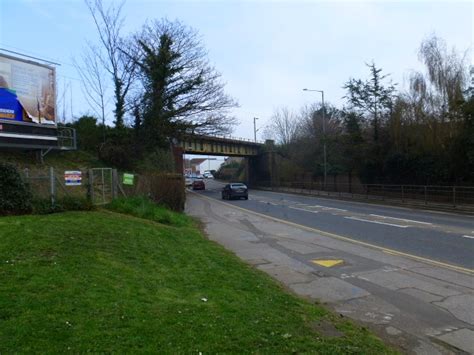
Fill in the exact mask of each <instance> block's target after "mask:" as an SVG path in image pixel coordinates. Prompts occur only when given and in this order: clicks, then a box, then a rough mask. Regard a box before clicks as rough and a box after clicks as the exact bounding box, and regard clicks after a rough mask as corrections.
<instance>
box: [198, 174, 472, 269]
mask: <svg viewBox="0 0 474 355" xmlns="http://www.w3.org/2000/svg"><path fill="white" fill-rule="evenodd" d="M205 182H206V190H204V191H199V192H198V193H200V194H202V195H204V196H207V197H210V198H213V199H221V195H220V191H221V189H222V187H223V186H224V184H223V183H221V182H218V181H213V180H206V181H205ZM226 202H227V203H230V204H232V205H235V206H238V207H241V208H245V209H248V210H251V211H254V212H258V213H261V214H265V215H268V216H271V217H274V218H278V219H282V220H285V221H289V222H293V223H297V224H299V225H303V226H307V227H311V228H315V229H318V230H320V231H324V232H328V233H333V234H337V235H339V236H343V237H346V238H351V239H353V240H357V241H360V242H364V243H369V244H371V245H375V246H378V247H383V248H387V249H388V250H393V251H397V252H401V253H406V254H409V255H413V256H416V257H420V258H426V259H429V260H430V261H435V262H439V263H443V264H447V265H448V266H454V267H459V268H463V269H467V270H473V269H474V216H469V215H457V214H452V213H444V212H432V211H423V210H414V209H408V208H401V207H391V206H380V205H372V204H367V203H360V202H352V201H339V200H332V199H324V198H319V197H310V196H299V195H293V194H286V193H278V192H270V191H260V190H250V192H249V200H247V201H246V200H232V201H226Z"/></svg>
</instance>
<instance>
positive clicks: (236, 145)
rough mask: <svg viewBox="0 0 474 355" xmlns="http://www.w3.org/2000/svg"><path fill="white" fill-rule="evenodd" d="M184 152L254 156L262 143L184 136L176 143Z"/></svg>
mask: <svg viewBox="0 0 474 355" xmlns="http://www.w3.org/2000/svg"><path fill="white" fill-rule="evenodd" d="M176 145H177V146H178V147H181V148H182V149H183V151H184V153H186V154H202V155H226V156H243V157H245V156H256V155H258V153H259V151H260V147H261V146H263V144H262V143H256V142H252V141H246V140H238V139H229V138H221V137H213V136H186V137H183V138H182V139H181V140H179V141H178V142H177V144H176Z"/></svg>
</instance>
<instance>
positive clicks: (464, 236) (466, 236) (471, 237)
mask: <svg viewBox="0 0 474 355" xmlns="http://www.w3.org/2000/svg"><path fill="white" fill-rule="evenodd" d="M462 237H463V238H469V239H474V235H463V236H462Z"/></svg>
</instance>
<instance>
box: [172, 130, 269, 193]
mask: <svg viewBox="0 0 474 355" xmlns="http://www.w3.org/2000/svg"><path fill="white" fill-rule="evenodd" d="M173 154H174V157H175V162H176V167H177V170H178V172H180V173H183V154H195V155H216V156H234V157H242V158H244V161H245V175H246V182H247V184H249V185H252V184H255V183H257V182H258V181H274V182H276V181H277V180H278V176H276V172H277V169H276V168H275V167H276V164H277V155H276V154H275V150H274V142H273V141H272V140H267V141H265V142H254V141H252V140H248V139H242V138H235V137H225V136H205V135H187V136H184V137H182V138H181V139H179V140H176V141H175V142H174V145H173Z"/></svg>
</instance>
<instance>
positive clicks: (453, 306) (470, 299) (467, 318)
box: [434, 294, 474, 325]
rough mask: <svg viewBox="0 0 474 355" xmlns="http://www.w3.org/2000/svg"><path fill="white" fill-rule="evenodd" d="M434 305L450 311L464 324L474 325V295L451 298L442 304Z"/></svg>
mask: <svg viewBox="0 0 474 355" xmlns="http://www.w3.org/2000/svg"><path fill="white" fill-rule="evenodd" d="M434 304H436V305H438V306H440V307H443V308H444V309H446V310H448V311H449V312H450V313H451V314H452V315H454V316H455V317H456V318H458V319H460V320H462V321H463V322H466V323H468V324H470V325H474V295H470V294H468V295H458V296H451V297H447V298H446V299H445V300H444V301H442V302H435V303H434Z"/></svg>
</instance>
